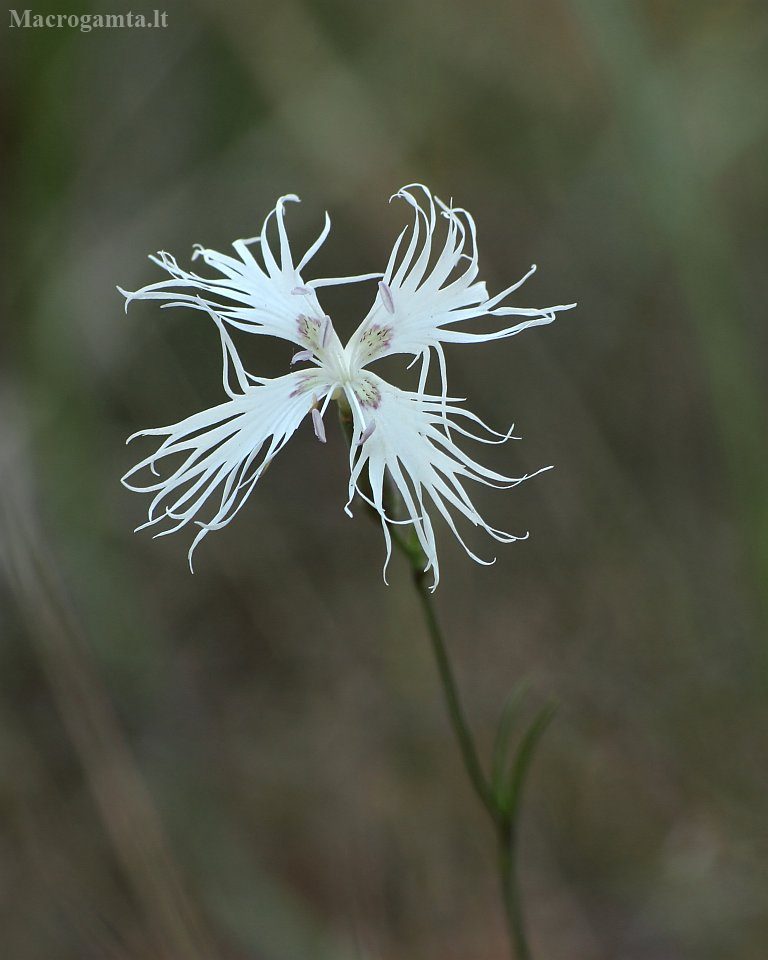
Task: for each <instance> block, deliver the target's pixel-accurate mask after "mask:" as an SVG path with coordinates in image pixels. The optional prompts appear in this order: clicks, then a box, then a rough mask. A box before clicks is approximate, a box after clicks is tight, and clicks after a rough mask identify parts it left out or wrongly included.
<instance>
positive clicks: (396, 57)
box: [0, 0, 768, 960]
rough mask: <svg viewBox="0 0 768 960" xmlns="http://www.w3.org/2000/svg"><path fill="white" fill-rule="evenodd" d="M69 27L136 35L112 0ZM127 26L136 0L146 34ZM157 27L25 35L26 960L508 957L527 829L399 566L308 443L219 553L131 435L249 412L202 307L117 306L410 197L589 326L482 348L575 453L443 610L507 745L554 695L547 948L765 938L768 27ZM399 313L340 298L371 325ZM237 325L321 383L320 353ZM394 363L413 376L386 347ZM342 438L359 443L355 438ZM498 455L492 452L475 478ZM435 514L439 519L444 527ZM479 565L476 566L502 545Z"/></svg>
mask: <svg viewBox="0 0 768 960" xmlns="http://www.w3.org/2000/svg"><path fill="white" fill-rule="evenodd" d="M76 6H77V9H76V10H75V9H74V8H73V7H71V6H70V7H65V6H57V5H56V4H54V3H49V4H48V5H47V6H46V7H45V8H44V9H43V8H40V9H39V10H38V9H36V10H35V12H41V13H49V12H57V11H62V12H67V13H72V12H77V13H84V12H88V11H90V12H91V13H99V12H101V13H106V12H111V13H115V12H119V11H118V10H117V9H116V8H115V4H114V3H108V4H105V5H104V6H103V7H102V6H101V5H99V4H98V3H96V4H91V5H88V4H83V3H80V4H78V5H76ZM133 9H134V12H138V11H137V10H136V8H135V7H134V8H133ZM165 9H166V10H167V13H168V26H167V28H166V29H154V30H145V31H142V30H128V29H123V30H102V31H94V32H91V33H87V34H84V33H81V32H78V31H76V30H69V29H66V28H64V29H37V30H35V29H27V30H21V29H10V28H9V27H8V26H7V25H6V26H5V27H4V28H3V31H2V37H1V40H0V42H2V44H3V56H2V73H3V85H4V87H5V91H6V96H5V97H4V98H3V102H4V107H3V114H2V138H1V140H2V147H1V148H0V149H2V153H3V162H4V169H5V175H4V177H3V181H2V189H3V191H4V208H5V211H6V215H5V216H4V217H3V262H4V264H5V267H6V272H5V277H4V280H3V282H2V285H1V288H0V289H1V291H2V294H1V295H2V298H3V300H4V301H5V303H4V306H5V310H4V318H5V319H4V321H3V327H2V350H1V351H0V364H1V365H2V367H1V369H2V384H1V386H0V505H1V507H0V515H1V516H2V525H1V526H0V554H1V558H2V565H1V567H0V569H1V570H2V585H1V587H0V589H1V591H2V592H1V593H0V631H1V633H2V642H1V644H0V660H1V661H2V662H1V664H0V769H1V770H2V776H1V777H0V955H2V957H4V958H5V957H7V958H9V960H38V958H44V960H91V958H92V960H102V958H104V960H154V958H158V960H219V958H221V960H299V958H302V960H303V958H310V957H311V958H313V960H354V958H365V960H411V958H413V960H496V958H502V957H505V956H506V955H507V946H506V942H505V933H504V926H503V920H502V914H501V911H500V908H499V905H498V902H497V891H496V873H495V871H496V864H495V852H494V846H493V837H492V835H491V832H490V830H489V828H488V825H487V823H486V822H485V819H484V818H483V814H482V812H481V811H480V810H479V808H478V806H477V805H476V802H475V799H474V797H473V796H472V795H471V793H470V791H469V788H468V786H467V785H466V783H465V780H464V775H463V771H462V769H461V766H460V761H459V756H458V753H457V750H456V747H455V744H454V742H453V740H452V738H451V734H450V730H449V727H448V724H447V721H446V718H445V715H444V710H443V704H442V701H441V697H440V689H439V687H438V685H437V680H436V676H435V670H434V668H433V663H432V661H431V656H430V651H429V648H428V644H427V640H426V637H425V634H424V630H423V626H422V623H421V621H420V618H419V610H418V607H417V604H416V599H415V596H414V594H413V591H412V587H411V584H410V580H409V576H408V571H407V569H406V568H405V566H404V565H403V563H402V562H400V561H399V560H396V561H395V562H394V563H393V566H392V569H391V572H390V580H391V586H390V587H389V588H386V587H385V586H384V585H383V583H382V580H381V562H382V559H383V543H382V538H381V535H380V533H379V531H378V530H377V529H376V528H375V527H374V526H373V525H372V524H371V523H369V522H368V520H367V519H366V518H365V516H364V514H362V513H361V514H360V516H359V517H356V518H355V520H354V521H350V520H349V519H348V518H346V517H345V515H344V514H343V512H342V506H343V503H344V499H345V490H346V478H345V458H344V455H343V451H344V444H343V439H342V437H341V436H340V434H339V432H338V431H337V430H335V429H333V430H329V443H328V445H327V447H323V446H321V445H320V444H318V443H317V442H316V440H315V438H314V437H313V435H312V431H311V429H310V428H309V427H308V426H307V425H305V426H303V427H302V428H301V430H300V431H299V433H298V434H297V436H296V437H295V438H294V440H293V441H292V442H291V444H290V445H289V446H288V447H287V448H286V450H285V451H284V452H283V453H282V454H281V456H280V458H279V461H278V462H276V463H275V465H274V466H273V468H272V469H271V470H270V472H269V474H268V476H267V477H266V478H265V479H264V481H263V482H262V483H261V484H260V486H259V488H258V489H257V491H256V493H255V494H254V495H253V496H252V498H251V500H250V502H249V504H248V507H247V508H246V509H245V510H243V511H242V512H241V514H240V515H239V516H238V518H237V522H236V523H233V524H232V525H231V526H229V527H227V528H226V530H224V531H223V532H221V533H218V534H216V535H213V536H210V537H209V538H207V539H206V541H205V543H204V544H203V545H202V546H201V548H200V550H199V552H198V554H197V564H196V573H195V575H194V576H191V575H190V573H189V571H188V569H187V561H186V551H187V548H188V544H189V537H188V536H187V534H186V532H185V533H183V534H179V535H177V536H174V537H169V538H166V539H161V540H155V541H153V540H152V539H151V538H150V537H149V536H148V534H147V533H146V532H144V533H141V534H137V535H134V534H133V533H132V532H131V531H132V529H133V527H135V526H136V525H137V524H139V523H140V522H141V521H142V519H143V518H144V516H145V511H146V507H147V502H146V500H144V499H143V498H141V497H139V496H137V495H136V494H132V493H129V492H127V491H125V490H124V489H123V488H122V487H121V486H120V484H119V478H120V476H121V475H122V474H123V473H124V472H125V471H126V470H127V469H128V467H129V466H131V465H132V464H133V463H135V462H136V460H137V459H138V455H139V452H140V451H139V449H138V448H137V447H132V448H130V449H126V448H125V446H124V440H125V438H126V437H127V436H128V435H129V434H131V433H133V432H134V431H135V430H138V429H140V428H142V427H146V426H154V425H157V424H165V423H172V422H174V421H176V420H178V419H181V418H183V417H185V416H186V415H188V414H189V413H191V412H192V411H194V410H197V409H200V408H201V407H202V406H203V405H208V404H211V403H214V402H218V401H219V400H220V399H221V397H222V394H221V382H220V357H219V347H218V341H217V337H216V334H215V331H214V329H213V328H212V325H211V324H210V323H208V322H207V321H204V320H203V319H202V318H201V317H199V316H197V315H194V314H190V313H185V312H183V311H166V312H162V313H161V312H160V310H159V309H158V307H157V305H156V304H152V303H138V304H135V305H134V306H133V307H132V308H131V311H130V313H129V314H128V316H126V315H125V314H124V313H123V306H122V298H121V297H120V296H119V295H118V294H117V292H116V290H115V286H116V284H120V285H121V286H124V287H126V288H128V289H135V288H137V287H138V286H141V285H143V284H145V283H149V282H152V281H154V280H157V279H160V272H159V270H158V269H157V268H156V267H154V266H153V265H152V264H150V263H149V262H148V261H147V260H146V255H147V254H149V253H153V252H155V251H157V250H159V249H164V250H169V251H171V252H173V253H174V254H176V255H177V257H178V259H179V262H180V263H181V264H182V265H183V266H188V265H189V256H190V255H191V252H192V244H193V242H201V243H204V244H205V245H206V246H210V247H213V248H214V249H218V250H225V249H227V247H228V245H229V243H230V242H231V241H232V240H233V239H235V238H237V237H251V236H253V235H254V234H256V233H257V232H258V230H259V228H260V225H261V222H262V218H263V217H264V215H265V214H266V213H267V211H268V210H269V209H271V208H272V206H273V205H274V202H275V199H276V198H277V196H278V195H280V194H282V193H286V192H296V193H299V194H300V195H301V196H302V198H303V200H304V203H303V204H302V205H301V206H300V207H292V208H291V209H290V210H289V214H288V215H289V230H290V234H291V237H292V240H293V242H294V243H295V244H296V249H299V248H300V249H304V248H305V247H306V245H308V243H309V242H310V241H311V240H312V239H314V237H315V236H316V234H317V232H318V230H319V226H320V224H321V218H322V214H323V211H324V210H325V209H328V210H330V212H331V214H332V216H333V220H334V228H333V231H332V234H331V238H330V240H329V241H328V243H327V244H326V246H325V248H324V249H323V251H322V252H321V254H320V255H319V256H318V258H317V262H316V272H315V273H313V275H331V276H337V275H340V274H350V273H357V272H367V271H370V270H377V269H383V265H384V264H385V262H386V257H387V255H388V253H389V250H390V248H391V244H392V241H393V239H394V237H395V235H396V233H397V232H398V231H399V229H400V227H401V226H402V225H403V224H404V223H405V222H406V211H405V208H404V206H402V205H397V204H393V205H391V206H388V205H387V203H386V200H387V198H388V197H389V195H390V194H391V193H393V192H394V191H395V190H396V189H397V188H398V187H399V186H400V185H402V184H403V183H407V182H411V181H414V180H421V181H424V182H426V183H428V184H429V185H430V186H431V188H432V189H433V190H434V191H435V192H436V193H437V194H438V195H440V196H443V197H445V198H446V199H447V198H449V197H453V198H454V200H455V202H456V203H458V204H460V205H462V206H466V207H467V208H468V209H469V210H470V211H471V212H472V213H473V214H474V216H475V218H476V220H477V223H478V229H479V240H480V262H481V270H482V274H483V276H484V277H485V279H486V280H487V281H488V284H489V287H490V289H491V290H492V291H496V290H498V289H500V288H501V287H502V286H504V285H506V284H508V283H510V282H512V281H513V280H514V279H516V278H517V277H519V276H521V275H522V274H523V273H524V272H525V271H526V269H527V268H528V266H529V264H531V263H532V262H536V263H538V265H539V272H538V273H537V274H536V276H535V277H534V278H532V279H531V280H530V281H529V283H528V284H526V287H525V288H524V289H523V290H521V291H520V294H519V299H518V300H517V302H518V303H520V304H522V305H546V304H550V303H565V302H569V301H571V300H578V301H579V308H578V310H577V311H574V312H572V313H569V314H565V315H562V316H561V318H560V319H559V320H558V322H557V323H556V324H555V325H553V326H551V327H546V328H543V329H539V330H533V331H529V332H527V333H525V334H524V335H523V336H521V337H518V338H515V339H512V340H509V341H506V342H502V343H499V344H495V345H493V344H492V345H481V346H477V347H473V348H458V349H456V350H452V351H451V352H450V354H449V363H450V365H451V370H452V374H451V376H452V385H453V389H454V391H456V392H457V393H458V394H459V395H460V396H466V397H468V398H469V400H470V402H471V404H472V407H473V409H475V410H476V411H477V412H478V413H479V414H480V415H481V416H483V417H484V418H485V419H486V420H487V421H490V422H491V423H492V424H494V425H496V426H500V427H501V426H505V425H506V424H507V423H509V422H510V421H514V422H515V423H516V425H517V430H518V432H519V433H521V434H522V436H523V438H524V439H523V440H522V441H521V442H519V443H515V444H509V445H507V446H506V447H504V448H503V449H496V450H493V451H491V454H490V455H489V458H490V461H491V462H493V463H494V464H496V465H498V466H499V467H500V468H502V469H504V470H506V471H510V472H513V473H514V472H515V471H516V470H519V471H523V470H530V469H534V468H536V467H539V466H542V465H545V464H548V463H553V464H555V466H556V469H555V470H554V471H551V472H549V473H547V474H546V475H544V476H542V477H539V478H537V479H536V480H534V481H531V482H530V483H528V484H526V485H524V486H523V487H522V488H519V489H517V490H515V491H514V492H510V493H509V494H500V493H498V492H494V491H486V490H484V489H480V490H479V492H478V493H477V503H478V506H479V507H480V509H481V512H483V513H484V514H485V515H486V516H488V517H489V519H491V520H492V521H493V522H495V523H496V524H497V525H498V526H500V527H502V528H505V529H512V530H516V531H520V532H522V531H524V530H526V529H530V531H531V534H532V536H531V539H530V540H529V541H527V542H524V543H517V544H514V545H511V546H508V547H503V548H500V549H499V552H498V558H499V559H498V562H497V564H496V565H495V566H494V567H491V568H487V569H486V568H480V567H477V566H475V565H474V564H472V563H471V562H470V561H469V560H468V559H467V558H466V556H465V555H464V554H463V553H462V551H461V550H460V548H459V547H458V546H457V545H456V544H455V543H454V542H453V541H452V540H451V538H450V537H449V536H444V537H443V539H442V543H441V558H442V563H443V580H442V583H441V587H440V589H439V590H438V593H437V595H436V596H437V604H438V609H439V613H440V615H441V617H442V620H443V622H444V624H445V626H446V632H447V634H448V642H449V645H450V648H451V651H452V654H453V656H454V657H455V661H456V665H457V671H458V674H459V679H460V683H461V686H462V690H463V694H464V697H465V700H466V707H467V711H468V713H469V715H470V717H471V719H472V722H473V725H474V728H475V731H476V733H477V736H478V738H479V740H480V743H481V745H482V747H483V750H484V751H486V752H487V751H488V750H489V748H490V744H491V741H492V737H493V732H494V729H495V727H496V724H497V721H498V717H499V713H500V711H501V708H502V704H503V702H504V699H505V697H506V696H507V694H508V693H509V691H510V690H511V689H512V688H513V687H514V685H515V684H516V683H517V682H518V681H519V680H521V679H522V678H527V680H528V683H529V693H528V697H527V701H526V711H527V712H528V714H532V713H533V712H534V711H535V710H536V709H537V708H539V707H540V706H541V704H542V703H543V702H544V701H545V700H546V699H548V698H554V699H555V700H557V702H558V703H559V704H560V709H559V713H558V716H557V719H556V721H555V723H554V725H553V726H552V728H551V729H550V730H549V731H548V733H547V735H546V738H545V740H544V743H543V745H542V748H541V750H540V753H539V756H538V758H537V760H536V763H535V766H534V769H533V773H532V777H531V780H530V782H529V784H528V789H527V793H526V798H525V812H524V818H523V824H522V830H523V846H522V868H523V883H524V891H525V898H526V904H527V911H528V916H529V923H530V933H531V940H532V943H533V947H534V953H535V955H536V956H537V957H539V958H542V960H544V958H546V960H615V958H619V957H621V958H625V960H666V958H670V960H671V958H674V960H680V958H683V960H686V958H701V960H709V958H718V960H719V958H723V957H729V958H730V957H738V958H745V960H752V958H754V960H757V958H760V960H762V958H764V957H765V955H766V947H765V944H766V942H768V869H766V864H767V863H768V832H767V831H766V822H767V818H766V800H767V798H768V766H767V765H766V750H767V749H768V702H767V699H766V698H767V695H768V648H767V647H766V626H767V625H768V586H767V583H768V457H767V456H766V438H767V433H766V415H765V414H766V395H767V393H768V382H767V378H766V369H768V367H767V364H768V327H766V323H765V302H766V254H767V253H768V243H767V242H766V241H767V240H768V237H767V236H766V203H767V201H768V178H767V177H766V145H767V140H768V96H766V90H767V89H768V10H766V7H765V4H764V3H763V2H762V0H754V2H750V0H730V2H728V3H723V2H722V0H665V2H660V0H646V2H640V0H638V2H629V0H537V2H532V0H529V2H516V0H506V2H502V0H479V2H476V3H472V4H470V3H469V2H467V0H463V2H462V0H444V2H434V0H425V2H420V3H410V2H406V0H364V2H360V0H357V2H353V0H281V2H280V3H276V2H275V3H266V2H248V3H246V2H244V0H239V2H232V3H228V4H214V3H212V2H207V0H197V2H195V3H191V4H178V3H176V2H174V3H170V4H169V5H168V6H167V7H165ZM370 296H371V290H370V289H359V290H352V291H349V292H347V293H344V294H341V293H339V292H337V291H334V292H332V293H330V294H329V296H328V297H327V298H325V300H324V303H325V304H327V306H328V307H329V309H330V310H331V311H332V312H333V314H334V318H335V322H336V323H337V326H338V327H339V328H340V331H342V332H344V333H347V334H348V333H349V332H351V330H352V329H353V328H354V326H355V325H356V322H357V320H358V319H359V317H360V315H361V312H362V311H364V310H365V309H366V308H367V305H368V298H369V297H370ZM252 339H257V340H258V342H257V343H255V344H253V343H249V344H248V345H247V350H248V351H249V352H247V360H248V364H249V366H250V368H251V369H253V370H255V371H256V372H259V373H262V374H266V375H276V374H279V373H281V372H283V371H284V370H285V369H286V365H287V362H288V359H289V357H290V355H291V353H292V350H291V347H290V345H289V344H285V343H280V342H274V343H273V342H268V341H267V340H266V339H264V338H252ZM394 369H395V370H396V375H397V376H398V377H399V378H400V380H399V382H400V383H402V384H403V385H405V384H407V383H409V382H410V381H409V376H410V375H409V374H406V373H405V372H404V371H402V368H401V367H400V366H399V365H398V366H397V367H395V368H394ZM331 425H332V424H331ZM484 452H485V451H484ZM443 532H444V531H443ZM473 542H475V543H476V544H478V545H479V546H480V547H481V548H482V547H486V546H487V545H486V544H483V543H482V542H480V541H473Z"/></svg>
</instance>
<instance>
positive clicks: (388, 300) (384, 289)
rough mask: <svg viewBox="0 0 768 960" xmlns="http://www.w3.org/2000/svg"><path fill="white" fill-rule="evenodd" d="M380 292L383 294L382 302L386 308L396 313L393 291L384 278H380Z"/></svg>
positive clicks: (389, 311)
mask: <svg viewBox="0 0 768 960" xmlns="http://www.w3.org/2000/svg"><path fill="white" fill-rule="evenodd" d="M379 293H380V294H381V302H382V303H383V304H384V309H385V310H386V311H387V312H388V313H394V312H395V304H394V302H393V300H392V291H391V290H390V289H389V287H388V286H387V285H386V283H384V281H383V280H379Z"/></svg>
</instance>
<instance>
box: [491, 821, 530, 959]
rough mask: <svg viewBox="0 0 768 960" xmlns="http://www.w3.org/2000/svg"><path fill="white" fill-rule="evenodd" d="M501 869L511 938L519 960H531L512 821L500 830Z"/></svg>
mask: <svg viewBox="0 0 768 960" xmlns="http://www.w3.org/2000/svg"><path fill="white" fill-rule="evenodd" d="M499 869H500V871H501V895H502V899H503V901H504V912H505V913H506V916H507V926H508V927H509V936H510V939H511V940H512V946H513V947H514V956H515V957H516V958H517V960H531V951H530V948H529V946H528V939H527V937H526V935H525V917H524V916H523V901H522V897H521V896H520V881H519V877H518V873H517V837H516V835H515V825H514V823H512V822H511V820H510V821H509V822H508V823H506V824H505V825H504V826H503V827H502V828H501V829H500V830H499Z"/></svg>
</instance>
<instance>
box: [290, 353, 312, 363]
mask: <svg viewBox="0 0 768 960" xmlns="http://www.w3.org/2000/svg"><path fill="white" fill-rule="evenodd" d="M313 356H314V354H313V353H312V351H311V350H299V352H298V353H294V355H293V356H292V357H291V364H290V365H291V366H293V365H294V363H303V362H304V361H305V360H311V359H312V357H313Z"/></svg>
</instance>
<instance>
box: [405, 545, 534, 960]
mask: <svg viewBox="0 0 768 960" xmlns="http://www.w3.org/2000/svg"><path fill="white" fill-rule="evenodd" d="M395 542H396V543H397V545H398V547H399V548H400V549H401V550H402V551H403V552H404V553H405V554H406V555H407V557H408V559H409V561H410V563H411V569H412V571H413V581H414V584H415V586H416V591H417V593H418V596H419V600H420V602H421V609H422V612H423V614H424V620H425V622H426V625H427V632H428V633H429V639H430V641H431V643H432V650H433V653H434V655H435V661H436V662H437V670H438V673H439V675H440V682H441V684H442V687H443V696H444V698H445V704H446V707H447V708H448V717H449V719H450V721H451V727H452V728H453V732H454V734H455V736H456V740H457V741H458V744H459V749H460V750H461V756H462V760H463V761H464V769H465V770H466V772H467V776H468V777H469V780H470V783H471V784H472V787H473V788H474V791H475V793H476V794H477V796H478V798H479V800H480V802H481V803H482V804H483V806H484V807H485V809H486V811H487V812H488V814H489V815H490V817H491V819H492V820H493V822H494V824H495V825H496V828H497V832H498V837H499V869H500V872H501V893H502V900H503V903H504V912H505V914H506V918H507V926H508V928H509V936H510V939H511V941H512V945H513V948H514V951H513V956H514V957H516V958H517V960H531V951H530V949H529V947H528V940H527V938H526V935H525V921H524V917H523V907H522V898H521V896H520V884H519V879H518V873H517V855H516V854H517V843H516V831H515V824H514V822H513V818H512V817H511V816H510V815H509V813H507V812H506V811H504V810H502V809H500V807H499V804H498V802H497V800H496V798H495V796H494V794H493V791H492V790H491V787H490V786H489V784H488V780H487V779H486V776H485V774H484V773H483V768H482V765H481V763H480V759H479V756H478V752H477V746H476V744H475V740H474V737H473V736H472V732H471V730H470V728H469V724H468V723H467V720H466V718H465V716H464V710H463V708H462V706H461V699H460V697H459V690H458V686H457V684H456V678H455V676H454V673H453V668H452V666H451V661H450V658H449V656H448V650H447V648H446V645H445V640H444V639H443V632H442V630H441V628H440V623H439V621H438V619H437V614H436V612H435V606H434V602H433V600H432V594H431V593H430V591H429V588H428V587H427V584H426V577H425V575H424V568H423V563H422V562H421V559H422V558H420V557H419V553H420V551H417V550H416V549H414V548H413V547H411V546H409V545H408V544H407V543H405V541H403V540H402V538H401V537H398V538H397V539H396V540H395ZM422 556H423V555H422Z"/></svg>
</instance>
